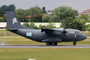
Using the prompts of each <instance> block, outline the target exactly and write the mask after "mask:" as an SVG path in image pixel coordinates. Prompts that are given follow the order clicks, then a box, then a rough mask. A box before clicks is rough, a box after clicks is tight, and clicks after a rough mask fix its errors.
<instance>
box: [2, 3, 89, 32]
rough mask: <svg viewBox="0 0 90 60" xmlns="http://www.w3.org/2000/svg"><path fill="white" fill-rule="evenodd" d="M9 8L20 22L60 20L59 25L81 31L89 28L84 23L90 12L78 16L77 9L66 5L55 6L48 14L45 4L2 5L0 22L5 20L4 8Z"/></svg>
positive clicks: (87, 19) (87, 20)
mask: <svg viewBox="0 0 90 60" xmlns="http://www.w3.org/2000/svg"><path fill="white" fill-rule="evenodd" d="M9 9H10V10H12V11H14V12H15V14H16V16H17V18H18V20H19V21H20V22H60V23H61V26H60V27H64V28H73V29H79V30H82V31H85V30H90V28H89V27H90V25H86V23H87V22H90V14H82V15H80V16H78V11H77V10H75V9H72V8H71V7H68V6H60V7H57V8H55V9H54V10H53V11H52V13H51V14H50V15H47V14H48V13H47V12H46V8H45V6H43V7H42V8H41V7H39V6H35V7H30V8H29V9H27V10H23V9H16V7H15V5H14V4H11V5H9V6H7V5H3V6H2V7H0V22H5V21H6V16H4V14H5V13H6V10H9ZM48 12H50V11H48ZM32 25H33V24H32ZM33 26H34V25H33ZM52 26H53V24H52ZM31 27H32V26H31ZM34 27H35V26H34ZM35 28H36V27H35Z"/></svg>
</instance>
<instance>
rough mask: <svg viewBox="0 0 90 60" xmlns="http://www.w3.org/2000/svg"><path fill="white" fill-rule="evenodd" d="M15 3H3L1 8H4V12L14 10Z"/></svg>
mask: <svg viewBox="0 0 90 60" xmlns="http://www.w3.org/2000/svg"><path fill="white" fill-rule="evenodd" d="M15 8H16V7H15V5H14V4H11V5H9V6H7V5H3V6H2V7H0V10H2V11H3V12H4V13H6V10H12V11H15Z"/></svg>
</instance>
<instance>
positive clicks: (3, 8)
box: [1, 5, 7, 13]
mask: <svg viewBox="0 0 90 60" xmlns="http://www.w3.org/2000/svg"><path fill="white" fill-rule="evenodd" d="M1 9H2V11H3V12H4V13H6V10H7V5H3V6H2V7H1Z"/></svg>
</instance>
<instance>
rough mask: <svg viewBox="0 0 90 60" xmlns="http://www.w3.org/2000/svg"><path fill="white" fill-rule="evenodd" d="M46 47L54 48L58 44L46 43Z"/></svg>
mask: <svg viewBox="0 0 90 60" xmlns="http://www.w3.org/2000/svg"><path fill="white" fill-rule="evenodd" d="M46 45H47V46H51V45H52V46H57V42H56V43H51V42H50V43H46Z"/></svg>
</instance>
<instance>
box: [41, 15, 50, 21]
mask: <svg viewBox="0 0 90 60" xmlns="http://www.w3.org/2000/svg"><path fill="white" fill-rule="evenodd" d="M49 20H50V18H49V16H44V17H43V19H42V22H49Z"/></svg>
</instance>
